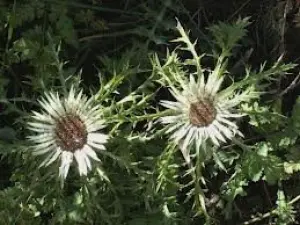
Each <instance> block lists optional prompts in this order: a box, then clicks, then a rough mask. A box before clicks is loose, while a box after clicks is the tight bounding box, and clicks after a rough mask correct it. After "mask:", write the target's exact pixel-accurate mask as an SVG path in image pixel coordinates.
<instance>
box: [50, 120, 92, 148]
mask: <svg viewBox="0 0 300 225" xmlns="http://www.w3.org/2000/svg"><path fill="white" fill-rule="evenodd" d="M55 133H56V136H57V140H58V145H59V146H60V147H61V148H62V149H63V150H65V151H70V152H75V151H76V150H77V149H81V148H82V147H83V146H84V145H85V144H86V142H87V130H86V126H85V124H84V123H83V122H82V120H81V119H80V118H79V117H78V116H74V115H67V116H65V117H63V118H61V119H60V120H59V121H58V122H57V124H56V129H55Z"/></svg>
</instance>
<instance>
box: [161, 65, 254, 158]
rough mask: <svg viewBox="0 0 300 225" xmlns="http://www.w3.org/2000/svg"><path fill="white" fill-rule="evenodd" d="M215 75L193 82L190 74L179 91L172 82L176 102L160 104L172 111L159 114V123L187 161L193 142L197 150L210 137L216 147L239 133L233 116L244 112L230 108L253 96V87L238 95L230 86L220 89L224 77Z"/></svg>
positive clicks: (213, 73)
mask: <svg viewBox="0 0 300 225" xmlns="http://www.w3.org/2000/svg"><path fill="white" fill-rule="evenodd" d="M217 74H218V72H217V70H215V71H213V72H212V73H211V74H210V75H209V76H208V79H207V82H204V79H201V78H199V79H198V80H197V81H196V80H195V78H194V76H193V75H190V79H189V81H183V80H182V81H181V82H180V83H181V88H180V89H182V90H179V89H178V88H176V87H174V86H173V85H171V87H170V92H171V94H172V95H173V97H174V98H175V99H176V101H165V100H163V101H161V105H162V106H164V107H165V108H168V109H169V110H170V111H171V112H172V115H168V116H164V117H162V118H161V122H162V123H163V124H167V125H168V126H169V127H168V129H167V131H166V132H167V133H172V135H171V138H172V139H173V140H174V141H175V143H176V144H178V145H179V146H180V148H181V150H182V153H183V155H184V157H185V159H186V160H187V161H189V159H190V157H189V151H190V146H191V145H192V144H196V148H197V149H199V148H200V146H201V145H202V144H205V143H206V142H207V141H208V140H210V141H211V143H212V144H214V145H216V146H219V145H220V143H221V142H226V139H232V138H233V137H234V136H235V135H239V136H242V133H241V132H240V131H239V129H238V126H237V125H236V124H235V123H234V122H233V121H232V119H233V118H236V117H241V116H243V115H242V114H241V113H233V110H234V108H235V107H236V106H237V105H238V104H240V103H241V102H242V101H245V100H247V99H250V98H252V97H253V94H254V92H252V91H253V89H252V88H248V89H247V90H245V91H244V92H241V93H239V94H238V93H235V90H234V89H231V87H228V88H227V89H224V90H222V91H219V89H220V87H221V84H222V82H223V78H222V77H221V78H218V77H217Z"/></svg>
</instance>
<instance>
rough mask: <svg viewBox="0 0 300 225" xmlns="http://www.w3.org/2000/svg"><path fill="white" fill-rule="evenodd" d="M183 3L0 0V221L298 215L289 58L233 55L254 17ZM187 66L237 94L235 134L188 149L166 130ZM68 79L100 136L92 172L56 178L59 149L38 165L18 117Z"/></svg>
mask: <svg viewBox="0 0 300 225" xmlns="http://www.w3.org/2000/svg"><path fill="white" fill-rule="evenodd" d="M233 2H235V1H233ZM193 4H196V3H195V2H194V3H193ZM193 4H192V6H194V5H193ZM215 4H216V5H217V4H218V3H215ZM239 4H240V3H239ZM188 6H189V5H188V3H183V1H179V0H168V1H163V0H158V1H154V0H153V1H152V0H151V1H139V0H132V1H127V0H126V1H125V0H124V1H112V2H106V1H94V0H89V1H82V0H76V1H65V0H63V1H55V0H45V1H38V0H19V1H6V2H5V1H4V2H3V3H0V31H1V34H0V38H1V40H2V41H1V44H0V62H1V64H0V75H1V76H0V113H1V120H0V126H1V128H0V155H1V164H0V167H1V171H4V172H2V173H1V179H0V187H1V189H0V211H1V213H0V215H1V216H0V224H33V225H35V224H37V225H38V224H78V225H80V224H103V225H106V224H107V225H110V224H113V225H114V224H122V225H144V224H145V225H154V224H156V225H168V224H169V225H184V224H191V225H192V224H225V223H227V224H235V223H236V224H237V223H241V224H251V223H252V224H253V223H259V222H260V221H263V222H264V221H266V220H269V222H270V224H294V223H295V221H297V214H296V213H295V212H296V210H297V209H298V208H299V205H298V203H297V202H298V201H299V199H300V198H299V194H300V193H299V188H298V185H297V184H298V183H299V176H298V175H299V174H298V172H299V171H300V154H299V142H298V139H299V136H300V116H299V115H300V98H299V97H297V96H296V98H297V99H296V101H295V102H292V103H291V105H292V106H293V107H292V109H291V110H290V111H288V112H285V111H284V110H283V107H282V104H283V102H284V99H283V98H282V95H281V94H280V93H281V91H284V90H281V89H282V87H279V88H278V84H279V83H281V82H282V81H285V80H289V79H290V77H293V73H294V71H295V70H296V65H295V64H293V63H285V62H284V58H283V55H281V54H278V55H275V56H274V55H272V57H271V56H270V58H267V59H265V58H259V59H257V58H255V59H252V60H253V65H252V63H251V60H250V61H249V62H248V60H245V62H244V61H243V60H242V61H241V59H240V58H241V56H244V55H246V53H247V52H248V50H249V49H251V52H252V51H253V48H254V47H253V46H255V44H253V42H254V41H253V39H252V38H253V33H252V31H253V24H254V23H255V19H252V17H235V13H234V14H233V15H234V16H233V17H230V19H228V20H226V19H223V20H222V22H217V23H215V19H214V18H211V20H209V21H206V22H201V25H203V27H200V28H199V26H197V23H196V22H197V21H196V19H195V17H193V16H192V11H193V10H192V9H188V8H189V7H188ZM203 7H204V9H203V11H202V12H203V13H205V10H206V9H208V6H205V5H204V6H203ZM239 7H240V6H239ZM200 8H201V7H200ZM200 11H201V10H200ZM197 13H200V12H196V14H197ZM215 13H216V12H215ZM236 14H239V13H236ZM241 14H242V13H241ZM203 15H204V14H203ZM203 15H202V14H201V18H202V16H203ZM215 16H216V20H218V19H217V18H218V17H219V16H221V15H217V14H216V15H215ZM175 18H176V19H177V21H176V19H175ZM207 19H209V18H207ZM179 21H180V22H179ZM195 21H196V22H195ZM232 21H233V22H232ZM198 22H199V21H198ZM176 23H177V27H176ZM186 27H189V29H190V31H188V30H189V29H187V28H186ZM204 28H205V29H204ZM195 36H197V37H198V39H196V38H195ZM256 50H257V49H256ZM254 51H255V50H254ZM274 58H276V60H274ZM257 61H259V63H260V65H258V63H257ZM237 71H238V72H237ZM191 74H192V75H195V76H196V77H197V78H199V79H202V78H203V79H204V80H207V78H208V76H209V75H210V74H215V75H216V77H217V78H222V79H224V84H223V86H222V89H221V92H222V94H223V95H224V96H226V95H228V97H229V93H234V96H235V97H237V98H239V100H240V101H241V102H242V104H240V105H238V107H237V108H238V110H239V111H240V112H241V113H242V114H243V115H244V116H243V117H241V118H239V119H238V120H237V125H238V126H239V128H240V130H241V131H242V133H243V134H244V136H243V137H241V138H234V139H233V140H228V141H227V142H226V143H223V144H222V145H221V146H213V145H211V144H209V143H208V144H207V145H204V146H201V149H197V148H196V147H195V146H193V147H192V149H191V153H190V155H187V154H186V153H185V152H181V149H180V148H179V147H178V146H176V145H175V144H174V143H173V142H172V140H171V139H170V137H169V135H168V134H167V133H166V130H167V128H166V127H165V126H164V125H162V124H161V123H160V118H161V117H162V116H166V115H169V112H168V110H163V109H162V107H161V105H160V104H159V102H160V100H162V99H171V95H170V93H169V88H170V87H176V88H179V87H180V86H181V84H182V83H186V82H187V81H188V79H189V78H190V75H191ZM71 86H73V87H75V88H79V87H81V88H83V90H84V92H85V94H86V95H88V96H90V97H93V100H94V101H95V103H96V104H100V105H101V106H103V117H104V119H105V121H106V123H107V127H106V128H105V132H106V133H108V134H109V136H110V139H109V142H108V144H107V146H106V148H107V151H104V152H103V154H101V163H96V164H95V165H96V166H95V167H93V170H92V171H91V172H90V173H89V174H88V176H83V177H80V176H79V175H78V173H77V171H76V164H74V165H73V166H72V168H71V169H70V174H69V175H68V177H67V180H66V181H65V183H64V184H63V186H61V183H60V180H59V178H58V174H57V170H58V167H59V166H60V161H57V162H55V163H53V164H51V165H50V166H48V167H39V165H40V163H41V162H42V161H41V160H43V158H42V157H39V156H33V155H32V154H31V152H30V151H29V150H28V149H30V144H31V143H30V142H29V141H28V140H27V139H26V137H27V136H28V132H29V131H28V129H27V127H26V121H27V120H28V118H29V117H30V116H31V111H32V110H39V102H38V101H37V100H38V99H39V97H40V96H42V95H44V93H45V92H47V91H49V90H54V91H57V92H58V93H60V94H61V95H62V96H63V95H65V94H66V93H67V92H68V90H69V89H70V87H71ZM279 86H280V85H279ZM272 91H273V92H272ZM274 93H275V94H274ZM278 93H279V94H278ZM99 155H100V154H99ZM187 158H190V161H188V160H187ZM295 184H296V185H295ZM256 188H258V189H259V191H258V190H256ZM253 190H254V191H253ZM258 192H260V193H258ZM260 194H261V195H262V196H263V198H262V197H261V195H260ZM257 196H258V197H259V199H260V200H257V199H256V201H255V202H254V203H253V200H252V199H253V198H254V199H255V197H257ZM264 199H267V200H264ZM240 202H244V204H245V205H247V204H248V205H249V208H246V209H245V208H243V206H242V204H240ZM265 202H269V203H270V204H269V205H268V206H267V207H264V206H265V204H266V203H265ZM224 221H225V222H224Z"/></svg>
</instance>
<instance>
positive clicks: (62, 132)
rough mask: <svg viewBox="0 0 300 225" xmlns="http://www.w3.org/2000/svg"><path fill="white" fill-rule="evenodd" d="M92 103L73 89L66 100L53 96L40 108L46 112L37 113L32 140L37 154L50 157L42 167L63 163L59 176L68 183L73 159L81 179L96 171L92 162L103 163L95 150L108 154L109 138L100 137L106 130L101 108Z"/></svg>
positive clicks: (44, 100)
mask: <svg viewBox="0 0 300 225" xmlns="http://www.w3.org/2000/svg"><path fill="white" fill-rule="evenodd" d="M92 100H93V99H92V98H91V99H87V97H85V96H83V94H82V91H80V92H79V93H78V94H77V95H76V94H75V91H74V88H73V87H72V88H71V90H70V92H69V94H68V96H67V97H66V98H65V99H62V98H60V97H59V95H58V93H49V94H46V95H45V97H44V98H42V99H41V100H40V101H38V102H39V104H40V105H41V107H42V112H41V113H39V112H35V111H33V116H32V121H31V122H29V123H28V125H29V129H30V130H31V131H33V132H35V135H32V136H29V137H28V138H29V140H31V141H32V142H33V143H34V144H35V145H34V146H33V151H34V152H33V153H34V154H36V155H41V154H48V156H47V157H46V159H45V160H44V161H43V162H42V163H41V166H48V165H50V164H51V163H53V162H54V161H56V160H58V159H60V167H59V176H60V177H62V178H63V179H65V178H66V177H67V174H68V171H69V168H70V165H71V163H72V162H73V159H74V158H75V159H76V162H77V165H78V170H79V174H80V175H87V172H88V171H90V170H91V169H92V165H91V160H90V159H94V160H96V161H100V160H99V158H98V157H97V154H96V152H95V150H105V147H104V144H105V143H106V142H107V139H108V136H107V135H105V134H102V133H98V132H96V131H98V130H99V129H101V128H103V127H104V121H103V120H102V119H101V111H100V107H99V105H96V106H93V104H92V103H93V102H92Z"/></svg>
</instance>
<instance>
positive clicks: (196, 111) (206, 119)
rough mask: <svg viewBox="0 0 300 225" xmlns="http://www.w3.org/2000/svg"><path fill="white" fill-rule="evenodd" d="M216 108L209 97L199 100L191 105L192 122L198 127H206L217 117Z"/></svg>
mask: <svg viewBox="0 0 300 225" xmlns="http://www.w3.org/2000/svg"><path fill="white" fill-rule="evenodd" d="M216 113H217V112H216V109H215V107H214V105H213V104H212V102H211V101H210V100H207V99H203V100H199V101H198V102H195V103H191V105H190V114H189V116H190V123H191V124H193V125H195V126H197V127H206V126H208V125H209V124H211V123H212V122H213V121H214V119H215V118H216Z"/></svg>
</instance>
